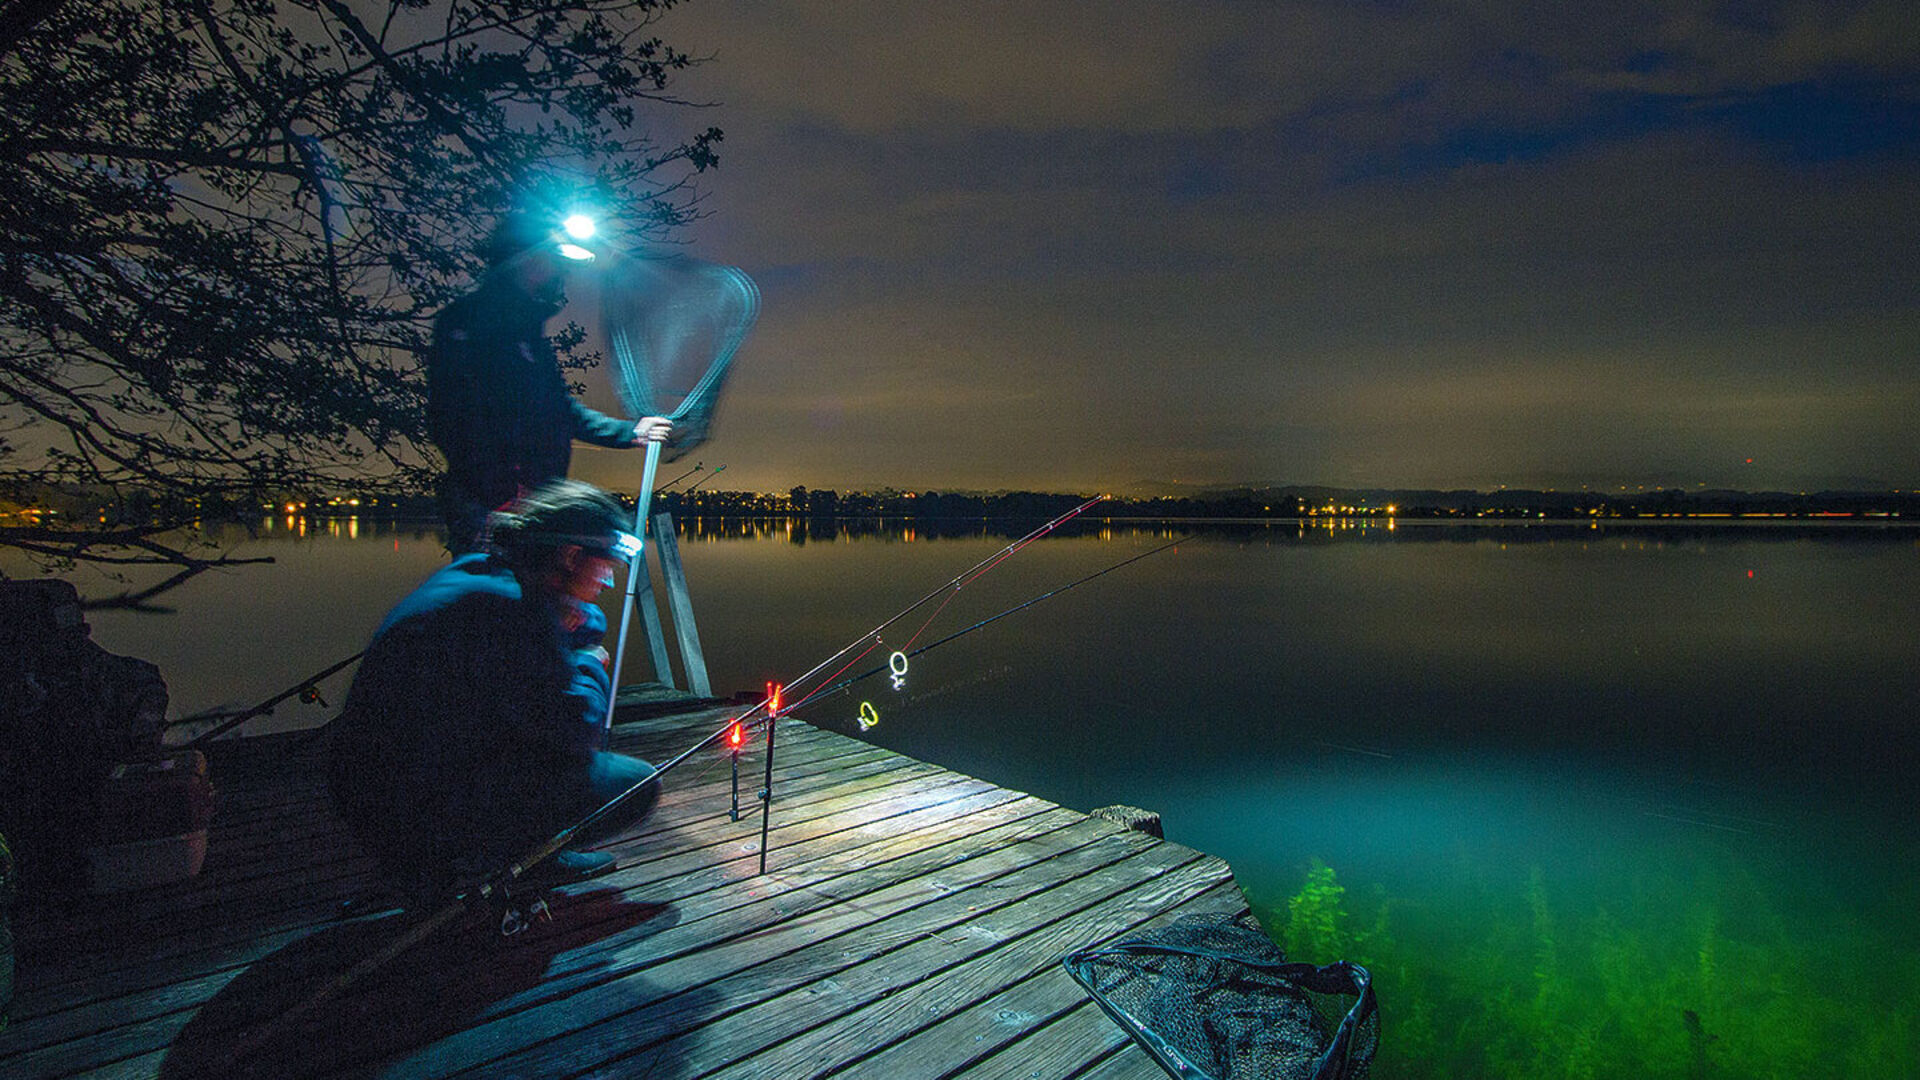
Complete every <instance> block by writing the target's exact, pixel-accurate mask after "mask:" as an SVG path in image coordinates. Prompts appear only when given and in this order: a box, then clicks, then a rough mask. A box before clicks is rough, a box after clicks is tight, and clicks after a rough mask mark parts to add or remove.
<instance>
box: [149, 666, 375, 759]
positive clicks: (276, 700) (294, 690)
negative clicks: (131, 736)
mask: <svg viewBox="0 0 1920 1080" xmlns="http://www.w3.org/2000/svg"><path fill="white" fill-rule="evenodd" d="M365 655H367V651H366V650H365V649H362V650H360V651H359V652H357V653H354V654H353V655H352V656H349V657H347V658H346V659H345V660H342V661H340V662H339V663H337V664H334V665H332V666H331V667H328V668H327V669H326V670H324V671H321V672H320V673H318V674H316V675H312V676H309V677H308V678H305V679H302V680H300V681H299V682H297V683H294V684H293V685H292V686H290V687H288V688H286V689H285V690H282V691H280V692H279V693H277V694H275V695H273V696H272V697H270V698H268V699H267V700H265V701H263V702H261V703H260V704H258V705H255V706H254V707H253V708H251V709H247V710H245V711H243V712H239V713H235V714H233V715H232V716H229V717H228V718H227V720H226V721H225V722H224V723H222V724H220V725H219V726H217V727H214V728H211V729H209V730H207V731H203V732H201V733H200V734H198V735H195V736H194V737H193V738H192V739H190V740H188V741H187V743H186V745H185V746H184V747H183V749H187V750H191V749H193V748H194V747H197V746H199V745H200V744H201V743H204V742H208V741H209V740H212V739H215V738H218V737H219V736H221V735H225V734H226V733H227V732H229V731H232V730H233V729H234V728H237V727H239V726H240V725H241V724H244V723H246V722H247V721H249V720H251V719H253V718H254V717H256V716H265V715H266V714H268V713H270V712H272V711H273V710H274V709H275V708H276V707H278V706H279V704H280V703H281V702H283V701H285V700H287V699H288V698H290V697H292V696H294V695H295V694H299V695H300V697H301V700H302V701H314V702H318V703H319V704H322V705H324V704H326V702H325V701H322V700H321V698H320V689H319V687H318V686H317V685H315V684H317V683H318V682H319V681H320V680H321V679H324V678H326V677H328V676H329V675H332V674H334V673H335V672H337V671H339V670H340V669H342V668H344V667H346V666H347V665H348V664H351V663H353V662H354V661H355V660H358V659H360V658H361V657H363V656H365ZM209 719H212V717H210V716H187V717H182V718H181V719H179V720H174V721H170V722H169V723H168V725H167V726H168V727H176V726H178V725H180V724H190V723H194V722H196V721H199V720H209Z"/></svg>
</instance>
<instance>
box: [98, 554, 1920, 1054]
mask: <svg viewBox="0 0 1920 1080" xmlns="http://www.w3.org/2000/svg"><path fill="white" fill-rule="evenodd" d="M941 532H945V533H947V534H948V535H938V534H939V533H941ZM1177 535H1182V533H1180V532H1176V531H1174V530H1171V529H1161V528H1157V527H1156V528H1144V529H1143V528H1136V527H1134V526H1121V525H1114V526H1112V527H1110V528H1102V527H1100V526H1099V525H1098V524H1097V523H1095V524H1093V525H1090V526H1089V527H1088V528H1086V529H1084V530H1082V531H1079V532H1077V533H1074V534H1072V535H1066V536H1058V537H1050V538H1049V539H1047V540H1045V541H1043V542H1041V543H1038V544H1035V545H1033V546H1032V547H1030V548H1028V549H1027V550H1025V551H1024V552H1022V553H1021V554H1020V555H1019V556H1018V557H1017V558H1015V559H1012V560H1009V561H1008V562H1007V563H1005V564H1004V565H1003V566H1001V567H999V568H998V569H996V570H995V571H994V572H993V573H991V574H989V575H987V576H986V577H983V578H982V579H980V580H979V581H978V582H976V583H974V584H972V585H969V586H968V587H967V588H965V589H963V590H961V591H960V592H959V593H958V594H956V595H955V596H954V598H953V600H952V602H951V603H950V604H949V605H947V606H946V607H945V608H944V609H942V610H940V611H939V612H938V614H937V616H935V617H934V618H933V620H932V621H931V622H929V623H926V624H925V625H924V628H923V625H922V622H923V620H924V619H925V618H926V617H927V616H928V615H930V614H933V612H934V608H933V607H932V606H929V607H928V608H926V609H923V611H922V612H919V613H916V614H915V615H914V616H912V617H909V618H908V619H906V620H903V621H902V623H900V624H899V625H898V626H897V627H896V628H895V631H894V632H893V633H890V634H889V635H888V637H889V644H888V647H889V648H901V647H906V646H905V643H906V642H907V641H908V640H909V639H910V638H912V637H913V635H914V634H915V633H916V632H918V633H919V634H920V636H919V638H918V639H917V640H918V643H921V644H924V643H926V642H927V641H931V640H935V639H937V638H938V637H940V636H942V635H944V634H946V633H951V632H952V631H954V630H957V629H961V628H963V627H965V626H968V625H970V624H972V623H973V622H974V621H976V620H978V619H980V618H984V617H986V616H988V615H992V614H994V613H996V612H999V611H1002V610H1004V609H1006V608H1007V607H1010V606H1012V605H1014V604H1017V603H1019V602H1021V601H1023V600H1026V599H1028V598H1031V597H1032V596H1034V595H1037V594H1039V593H1041V592H1044V591H1046V590H1048V589H1051V588H1055V587H1057V586H1059V585H1062V584H1064V583H1066V582H1069V581H1072V580H1074V579H1076V578H1079V577H1081V576H1083V575H1086V574H1090V573H1093V572H1094V571H1096V570H1099V569H1101V568H1103V567H1106V566H1109V565H1111V564H1113V563H1116V562H1118V561H1120V560H1122V559H1125V558H1127V557H1129V556H1130V555H1134V554H1138V553H1140V552H1143V551H1146V550H1148V549H1149V548H1152V547H1154V546H1156V545H1158V544H1160V543H1163V542H1164V541H1165V539H1167V538H1171V537H1174V536H1177ZM1917 538H1920V534H1917V533H1916V532H1915V531H1913V530H1910V529H1900V528H1888V529H1868V528H1858V527H1842V528H1825V529H1817V528H1804V527H1792V528H1789V527H1738V526H1721V527H1704V528H1703V527H1694V526H1673V527H1660V526H1638V527H1623V526H1609V527H1601V528H1592V527H1589V526H1585V525H1580V526H1574V525H1551V524H1540V525H1531V526H1513V525H1508V526H1499V527H1450V526H1427V525H1405V524H1403V525H1400V526H1399V527H1398V528H1395V529H1393V530H1388V529H1387V528H1385V527H1384V526H1371V527H1365V528H1360V527H1352V528H1334V529H1327V528H1304V529H1303V528H1298V527H1295V526H1292V525H1286V526H1272V527H1258V528H1245V527H1210V528H1201V529H1197V530H1195V534H1194V535H1193V536H1192V537H1191V538H1190V539H1188V540H1185V541H1183V542H1182V543H1181V544H1180V545H1179V546H1178V547H1177V548H1176V549H1173V550H1169V551H1166V552H1163V553H1161V554H1158V555H1155V556H1153V557H1152V558H1150V559H1148V560H1145V561H1142V562H1140V563H1138V564H1135V565H1133V566H1130V567H1127V568H1125V569H1122V570H1119V571H1116V572H1115V573H1113V574H1110V575H1108V576H1105V577H1102V578H1099V579H1098V580H1096V581H1093V582H1090V583H1088V584H1086V585H1084V586H1081V587H1079V588H1077V589H1075V590H1073V591H1071V592H1068V593H1065V594H1062V595H1060V596H1058V597H1056V598H1054V599H1052V600H1049V601H1047V602H1046V603H1044V604H1042V605H1039V606H1037V607H1035V608H1033V609H1031V610H1029V611H1026V612H1023V613H1021V614H1019V615H1017V616H1014V617H1012V618H1009V619H1007V620H1005V621H1003V622H1000V623H996V624H994V625H993V626H991V627H989V628H986V629H984V630H981V631H980V632H978V633H974V634H970V635H968V636H966V637H964V638H961V639H959V640H957V641H955V642H953V643H952V644H950V645H946V646H942V647H940V648H939V649H936V650H934V651H932V652H929V653H926V654H925V655H923V656H921V657H919V658H917V659H915V660H914V661H913V662H912V665H911V668H910V670H909V672H908V674H907V677H906V680H905V682H906V685H905V687H904V688H903V689H901V690H899V691H895V690H893V689H891V688H889V687H888V686H887V680H886V679H885V678H884V677H882V678H876V679H871V680H868V681H867V682H865V683H863V684H861V685H860V686H858V687H856V688H854V689H853V690H852V691H850V692H849V693H846V694H842V695H837V696H834V697H832V698H829V699H825V700H823V701H821V702H819V703H818V704H817V705H815V706H813V707H811V708H810V709H809V710H808V711H807V713H806V714H805V715H807V717H808V718H809V719H812V720H814V721H815V722H818V723H821V724H823V725H825V726H829V727H835V728H838V729H839V730H843V731H846V732H849V733H854V732H855V731H856V725H855V717H856V716H857V714H858V710H859V706H860V703H861V702H862V701H866V702H869V703H871V704H872V705H873V706H874V707H875V709H876V710H877V711H878V712H879V714H880V717H881V723H880V724H879V726H878V727H877V728H875V729H874V730H873V731H871V732H870V733H868V734H867V735H865V736H864V737H866V738H868V739H870V740H871V741H874V742H877V743H880V744H883V745H887V746H890V747H893V748H896V749H899V750H901V751H903V752H905V753H908V754H912V755H914V756H916V757H922V758H925V759H928V760H932V761H936V762H938V763H940V764H943V765H946V766H948V767H950V768H954V769H957V770H960V771H963V772H967V773H971V774H973V775H977V776H981V777H983V778H986V779H990V780H993V781H995V782H997V783H1000V784H1003V785H1006V786H1008V787H1012V788H1017V789H1020V790H1025V791H1031V792H1033V793H1035V794H1038V795H1041V796H1043V797H1046V798H1049V799H1052V800H1055V801H1058V802H1061V803H1064V804H1066V805H1068V806H1072V807H1076V808H1079V809H1083V810H1084V809H1091V808H1093V807H1097V806H1103V805H1107V804H1112V803H1128V804H1132V805H1136V806H1143V807H1148V808H1151V809H1155V810H1158V811H1160V812H1161V813H1162V815H1163V817H1164V819H1165V823H1166V828H1167V833H1168V836H1169V837H1170V838H1171V839H1174V840H1177V841H1180V842H1183V843H1186V844H1189V845H1191V846H1194V847H1197V848H1200V849H1202V850H1205V851H1208V852H1211V853H1213V854H1217V855H1220V856H1222V857H1223V858H1226V859H1227V860H1228V861H1230V862H1231V863H1232V864H1233V866H1234V869H1235V872H1236V876H1237V877H1238V879H1239V880H1240V882H1241V883H1242V885H1243V886H1244V887H1245V889H1246V891H1247V893H1248V896H1249V899H1250V900H1251V902H1252V903H1253V904H1254V906H1255V909H1256V911H1258V912H1259V914H1260V915H1261V917H1262V919H1263V921H1264V922H1265V923H1266V925H1267V926H1268V928H1269V930H1270V931H1272V932H1273V933H1274V935H1275V936H1276V937H1278V938H1279V939H1280V940H1281V941H1282V942H1283V944H1285V945H1286V947H1287V948H1288V950H1289V952H1290V953H1291V954H1292V955H1293V956H1294V957H1295V958H1297V959H1311V960H1316V961H1322V962H1324V961H1329V960H1333V959H1338V958H1347V959H1353V960H1357V961H1360V962H1362V963H1365V964H1367V965H1369V966H1370V967H1371V968H1372V969H1373V970H1374V972H1375V976H1376V980H1377V984H1378V987H1379V990H1380V994H1381V1000H1382V1005H1383V1010H1384V1019H1385V1028H1384V1042H1383V1046H1382V1049H1381V1057H1380V1059H1379V1061H1378V1062H1376V1066H1377V1068H1376V1072H1377V1075H1380V1076H1383V1077H1398V1076H1407V1077H1426V1076H1433V1077H1440V1076H1450V1077H1460V1076H1527V1077H1536V1076H1537V1077H1562V1076H1566V1077H1576V1076H1581V1077H1584V1076H1602V1077H1604V1076H1647V1077H1667V1076H1672V1077H1688V1078H1696V1077H1709V1076H1728V1077H1734V1076H1741V1077H1745V1076H1754V1077H1763V1076H1764V1077H1771V1076H1780V1077H1803V1076H1810V1075H1821V1076H1859V1077H1906V1076H1915V1075H1920V1066H1916V1061H1920V1019H1917V1018H1920V932H1916V930H1915V929H1914V926H1915V922H1914V919H1913V917H1912V914H1911V913H1912V912H1913V911H1914V910H1916V909H1920V829H1917V828H1916V818H1915V815H1914V812H1913V809H1912V800H1911V797H1910V796H1909V795H1907V794H1906V788H1907V786H1908V785H1909V784H1910V778H1911V776H1913V775H1914V773H1915V772H1916V767H1920V737H1917V736H1916V731H1915V726H1916V717H1920V664H1916V663H1915V660H1916V657H1915V652H1916V645H1920V625H1916V624H1917V623H1920V614H1916V613H1920V543H1917ZM1008 539H1009V537H1008V536H1006V535H1001V534H999V533H997V532H993V533H989V532H987V531H986V530H984V529H982V528H981V527H978V526H960V527H955V528H952V529H942V530H933V531H930V530H928V529H927V528H925V527H922V528H921V529H919V530H918V531H915V530H906V531H902V530H899V529H893V530H880V531H873V530H869V531H866V532H864V533H861V534H859V535H848V534H847V533H846V532H844V531H843V529H842V527H836V526H831V525H821V524H818V523H816V524H815V525H814V526H813V527H812V529H811V530H808V529H804V528H803V529H798V530H795V529H792V528H789V527H788V526H786V525H784V524H782V525H780V526H778V527H775V526H773V525H770V524H768V525H758V526H755V525H743V524H739V523H730V524H728V525H726V526H723V527H716V528H714V529H712V530H711V531H701V530H698V529H695V530H691V531H689V532H688V533H686V534H685V535H683V537H682V539H681V547H682V553H683V555H684V558H685V561H686V565H687V570H688V576H689V579H690V582H691V588H692V591H693V594H694V602H695V607H696V612H697V615H698V620H699V625H700V632H701V636H702V639H703V641H704V643H705V647H706V653H707V657H708V662H709V667H710V669H711V672H712V677H713V683H714V686H715V688H716V691H717V692H720V693H729V692H732V691H734V690H744V689H749V688H758V687H760V686H761V685H762V684H763V683H764V682H766V681H768V680H771V679H780V680H785V679H789V678H791V677H792V676H794V675H796V674H798V673H799V672H802V671H805V670H806V669H808V668H811V667H812V666H814V664H815V663H817V662H818V661H819V660H821V659H823V658H824V657H826V656H827V655H828V654H830V653H832V652H833V651H835V650H836V649H837V648H839V647H840V646H841V645H843V644H845V643H846V642H848V641H849V640H852V639H854V638H856V637H858V636H859V635H860V634H861V633H862V632H864V631H866V630H867V629H869V628H870V627H871V626H872V625H873V624H875V623H877V622H879V621H880V620H881V619H883V618H885V617H886V616H888V615H891V614H893V613H894V612H896V611H898V610H899V609H900V608H901V607H903V606H905V605H906V603H908V602H909V601H911V600H913V599H916V598H918V597H919V596H920V595H921V594H923V593H925V592H927V591H928V590H929V589H932V588H933V587H935V586H937V585H939V584H941V583H943V582H946V581H948V580H950V579H952V578H953V577H954V576H955V575H956V574H958V573H959V572H960V571H962V570H964V569H965V568H967V567H968V566H971V565H972V564H974V563H975V562H977V561H978V560H980V559H982V558H983V557H985V556H987V555H988V554H990V553H991V552H993V551H994V550H995V549H996V548H998V547H1000V546H1002V545H1004V544H1005V543H1006V542H1007V540H1008ZM244 550H245V551H247V552H256V551H257V552H263V553H269V554H272V555H273V556H274V557H275V558H276V563H275V564H274V565H272V566H270V567H247V568H238V569H234V570H231V571H223V572H220V573H218V574H210V575H206V576H203V577H202V578H200V579H198V580H196V581H194V582H192V583H190V584H189V585H187V586H185V587H184V588H182V589H180V590H177V591H176V592H175V593H174V594H171V595H170V596H169V597H167V598H166V599H165V601H164V602H165V603H168V604H171V605H173V606H174V607H175V608H176V609H177V610H176V612H175V613H174V614H170V615H135V614H129V613H119V612H104V611H103V612H96V613H93V614H92V615H90V617H89V620H90V622H91V623H92V624H93V626H94V636H95V637H96V639H97V640H99V641H100V642H101V643H102V644H103V645H105V646H106V647H108V648H110V649H113V650H115V651H118V652H123V653H128V654H131V655H136V656H141V657H144V658H146V659H149V660H152V661H154V662H156V663H158V664H160V665H161V667H162V669H163V670H164V671H165V672H166V673H167V675H168V677H169V681H170V683H171V685H172V689H173V696H174V703H175V712H176V714H181V715H184V714H188V713H192V712H196V711H200V710H203V709H207V708H210V707H213V706H215V705H218V704H222V703H252V702H254V701H257V700H259V699H261V698H265V697H267V696H268V695H270V694H272V693H274V692H276V691H278V690H281V689H283V688H285V687H286V686H288V685H289V684H290V683H292V682H293V681H295V680H297V679H299V678H301V677H303V676H305V675H308V674H311V673H312V672H314V671H317V670H319V669H321V668H323V667H325V666H326V665H328V664H330V663H331V662H333V661H334V660H337V659H340V658H343V657H345V656H347V655H349V654H351V653H353V652H355V651H357V650H358V649H359V648H361V647H362V645H364V643H365V639H366V636H367V635H368V633H369V632H370V631H371V630H372V628H373V626H374V625H375V623H377V622H378V620H379V618H380V616H381V615H382V614H383V613H384V611H385V610H386V609H387V607H388V606H390V605H391V604H392V603H393V602H394V601H395V600H397V599H398V598H399V597H400V596H401V595H403V594H404V593H405V592H406V591H407V590H408V589H409V588H411V587H412V586H413V585H414V584H415V583H416V582H417V581H418V580H419V579H420V578H422V577H423V576H424V575H425V574H426V573H428V572H430V571H431V570H432V569H433V568H434V567H436V566H437V565H439V564H440V563H441V561H442V559H443V556H442V554H441V552H440V549H439V546H438V539H437V536H436V535H435V534H434V533H433V532H432V531H431V530H430V529H424V528H423V529H418V530H415V529H411V528H401V529H395V528H393V527H392V526H384V525H383V526H377V527H376V526H373V525H361V524H358V523H354V524H349V523H346V522H341V523H337V524H335V525H333V526H331V527H328V526H324V525H323V526H319V527H312V526H310V527H309V528H308V531H307V532H306V534H305V535H304V536H301V535H298V530H297V528H296V529H294V530H293V531H292V532H291V533H290V532H289V531H288V529H287V527H286V524H285V523H276V527H275V530H274V532H273V533H271V534H269V536H268V537H267V538H266V539H263V540H260V541H254V542H250V543H249V544H248V545H246V547H245V549H244ZM80 580H81V585H82V588H83V591H84V592H87V593H88V594H90V595H104V594H109V593H111V592H114V591H117V590H118V588H120V587H121V586H119V585H116V584H115V583H113V582H109V581H105V580H103V579H88V578H85V577H82V578H81V579H80ZM616 625H617V621H616ZM874 662H878V660H877V658H876V659H874V660H872V661H870V662H869V663H867V664H863V665H861V667H860V668H857V669H856V670H864V669H865V668H866V667H869V666H871V664H872V663H874ZM627 670H628V671H629V672H631V673H632V675H631V678H634V679H643V678H646V677H648V675H649V672H648V664H647V660H646V653H645V650H644V649H643V648H638V647H636V648H634V649H631V650H630V652H629V659H628V669H627ZM328 689H329V691H331V692H330V693H329V698H330V700H332V701H335V702H337V701H338V696H339V694H340V693H343V692H344V680H336V681H334V682H333V683H331V684H330V685H329V687H328ZM302 710H304V712H303V711H302ZM326 715H328V713H327V712H326V711H325V710H322V709H320V708H319V707H317V706H301V705H297V704H292V705H287V706H283V707H282V708H281V710H280V716H279V717H277V718H276V722H279V723H285V724H298V723H310V722H318V721H319V720H322V719H324V718H325V716H326Z"/></svg>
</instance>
